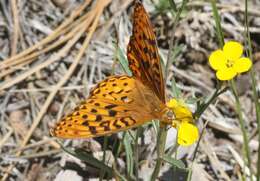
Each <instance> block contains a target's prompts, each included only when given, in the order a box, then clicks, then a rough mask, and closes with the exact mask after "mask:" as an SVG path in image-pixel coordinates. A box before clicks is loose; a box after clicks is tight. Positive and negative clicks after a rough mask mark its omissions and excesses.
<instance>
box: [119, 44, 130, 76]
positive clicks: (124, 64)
mask: <svg viewBox="0 0 260 181" xmlns="http://www.w3.org/2000/svg"><path fill="white" fill-rule="evenodd" d="M116 49H117V50H116V58H117V59H118V60H119V63H120V64H121V66H122V68H123V70H124V71H125V72H126V73H127V74H128V75H130V76H131V75H132V72H131V70H130V69H129V65H128V60H127V58H126V57H125V55H124V53H123V50H122V49H121V48H120V47H116Z"/></svg>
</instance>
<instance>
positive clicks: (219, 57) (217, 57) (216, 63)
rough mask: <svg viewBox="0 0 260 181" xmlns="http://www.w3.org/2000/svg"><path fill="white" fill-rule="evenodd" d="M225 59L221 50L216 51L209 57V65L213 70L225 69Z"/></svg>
mask: <svg viewBox="0 0 260 181" xmlns="http://www.w3.org/2000/svg"><path fill="white" fill-rule="evenodd" d="M226 63H227V58H226V57H225V54H224V52H223V51H222V50H216V51H214V52H212V53H211V55H210V56H209V64H210V66H211V67H212V68H213V69H214V70H219V69H223V68H226Z"/></svg>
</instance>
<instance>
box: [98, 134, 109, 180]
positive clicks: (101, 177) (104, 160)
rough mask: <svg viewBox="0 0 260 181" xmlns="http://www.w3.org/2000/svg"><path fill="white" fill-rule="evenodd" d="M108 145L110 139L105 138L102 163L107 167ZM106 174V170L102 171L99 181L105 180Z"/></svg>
mask: <svg viewBox="0 0 260 181" xmlns="http://www.w3.org/2000/svg"><path fill="white" fill-rule="evenodd" d="M107 144H108V137H107V136H105V137H104V143H103V158H102V162H103V163H104V164H105V165H106V163H105V162H106V149H107ZM104 175H105V172H104V170H101V172H100V175H99V180H100V181H102V180H103V178H104Z"/></svg>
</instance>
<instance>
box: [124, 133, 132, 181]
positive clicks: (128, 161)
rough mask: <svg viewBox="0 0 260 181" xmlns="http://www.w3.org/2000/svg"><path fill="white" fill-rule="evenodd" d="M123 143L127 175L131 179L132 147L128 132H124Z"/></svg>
mask: <svg viewBox="0 0 260 181" xmlns="http://www.w3.org/2000/svg"><path fill="white" fill-rule="evenodd" d="M123 143H124V146H125V152H126V165H127V175H128V176H129V177H132V176H133V170H134V159H133V149H132V146H131V145H132V144H131V136H130V135H129V133H128V131H126V132H124V137H123Z"/></svg>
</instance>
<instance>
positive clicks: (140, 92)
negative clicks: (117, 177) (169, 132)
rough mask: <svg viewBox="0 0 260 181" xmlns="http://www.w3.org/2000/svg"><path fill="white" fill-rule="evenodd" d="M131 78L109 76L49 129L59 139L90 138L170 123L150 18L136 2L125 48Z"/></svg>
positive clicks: (171, 115) (170, 113) (171, 118)
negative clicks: (131, 28) (147, 124)
mask: <svg viewBox="0 0 260 181" xmlns="http://www.w3.org/2000/svg"><path fill="white" fill-rule="evenodd" d="M127 57H128V61H129V67H130V69H131V71H132V73H133V76H132V77H131V76H127V75H117V76H110V77H108V78H107V79H105V80H103V81H102V82H100V83H98V84H97V86H96V87H95V88H94V89H93V90H92V91H91V92H90V96H89V98H88V99H87V100H86V101H84V102H82V103H81V104H80V105H79V106H77V107H76V108H75V109H74V111H73V112H72V113H71V114H69V115H67V116H66V117H64V118H63V119H61V121H60V122H58V123H57V124H56V126H55V127H54V128H53V129H51V134H52V136H56V137H60V138H91V137H96V136H102V135H107V134H110V133H115V132H118V131H122V130H127V129H129V128H132V127H137V126H139V125H142V124H144V123H145V122H148V121H151V120H153V119H159V120H161V121H162V122H166V123H169V124H171V123H172V120H173V118H174V116H173V115H174V114H173V111H172V110H171V109H170V108H169V107H167V106H166V103H165V102H166V101H165V85H164V79H163V74H162V68H161V64H160V58H159V53H158V48H157V43H156V38H155V34H154V32H153V28H152V25H151V22H150V20H149V17H148V15H147V13H146V11H145V9H144V7H143V5H142V4H141V3H140V2H139V1H135V6H134V15H133V33H132V36H131V38H130V42H129V44H128V47H127Z"/></svg>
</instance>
